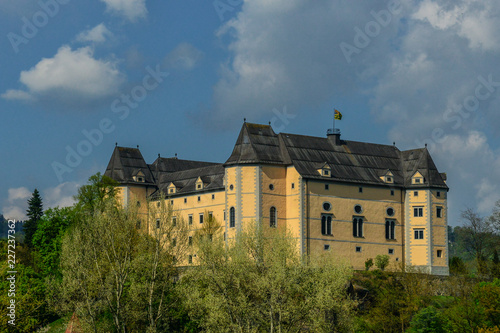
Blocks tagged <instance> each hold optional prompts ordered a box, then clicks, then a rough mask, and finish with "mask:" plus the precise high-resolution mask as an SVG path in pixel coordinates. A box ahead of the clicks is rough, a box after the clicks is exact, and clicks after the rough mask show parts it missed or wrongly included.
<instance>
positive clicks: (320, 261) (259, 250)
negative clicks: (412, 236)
mask: <svg viewBox="0 0 500 333" xmlns="http://www.w3.org/2000/svg"><path fill="white" fill-rule="evenodd" d="M226 241H227V243H226ZM226 241H224V237H223V235H222V234H215V235H213V237H212V239H211V240H210V238H208V237H204V238H203V241H201V242H199V243H198V244H199V245H198V253H197V256H198V259H199V262H198V264H199V265H198V266H196V267H193V268H192V269H190V270H188V271H186V273H185V275H184V276H183V277H182V279H181V284H182V288H183V298H184V299H185V303H186V306H187V307H188V310H189V314H190V316H191V318H192V320H194V321H197V322H198V323H199V324H200V326H201V327H202V329H203V330H205V331H207V332H234V331H238V332H256V331H268V332H288V331H301V330H304V329H306V328H307V329H309V330H311V331H336V332H343V331H349V330H350V328H351V327H352V308H353V305H354V302H353V301H352V300H350V298H349V297H348V295H347V288H346V285H347V284H348V281H349V279H350V277H351V274H352V271H351V270H350V269H349V268H348V267H347V266H346V265H341V264H334V263H332V260H331V258H330V259H329V260H327V259H325V258H310V260H307V259H306V258H301V256H300V255H299V254H298V252H297V249H298V246H297V244H296V243H295V241H294V240H293V239H292V238H291V237H288V236H286V235H284V234H283V233H282V232H281V231H279V230H273V229H268V228H267V229H266V228H263V227H260V226H259V225H258V224H256V226H255V227H253V228H249V229H248V230H243V231H240V232H239V233H238V234H237V236H236V238H235V239H227V240H226Z"/></svg>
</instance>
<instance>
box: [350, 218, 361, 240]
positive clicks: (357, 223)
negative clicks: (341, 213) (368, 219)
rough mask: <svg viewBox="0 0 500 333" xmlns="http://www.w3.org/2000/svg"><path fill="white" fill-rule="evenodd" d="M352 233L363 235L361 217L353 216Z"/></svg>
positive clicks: (356, 235)
mask: <svg viewBox="0 0 500 333" xmlns="http://www.w3.org/2000/svg"><path fill="white" fill-rule="evenodd" d="M352 235H353V236H354V237H363V218H362V217H355V218H354V219H353V220H352Z"/></svg>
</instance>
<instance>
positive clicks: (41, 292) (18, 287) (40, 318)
mask: <svg viewBox="0 0 500 333" xmlns="http://www.w3.org/2000/svg"><path fill="white" fill-rule="evenodd" d="M8 271H9V269H8V268H7V262H6V261H4V262H2V263H1V265H0V307H1V308H2V315H1V316H0V331H1V332H34V331H35V330H36V329H37V328H38V327H39V326H40V325H43V324H45V323H47V322H48V321H49V320H51V319H52V317H51V312H50V311H49V309H48V307H47V303H46V301H45V293H46V291H47V289H46V287H45V285H44V283H43V278H42V277H41V276H40V275H39V274H37V273H36V272H35V270H34V269H33V268H32V267H31V266H25V265H23V264H16V272H17V273H16V274H14V275H15V288H14V290H13V291H11V288H10V281H9V280H7V278H10V277H11V275H12V273H8ZM12 292H14V293H15V298H14V297H9V294H11V293H12ZM12 299H15V324H16V325H15V326H12V325H10V324H8V321H9V320H10V319H11V318H9V317H8V316H7V313H8V311H9V310H7V307H8V306H10V305H11V303H10V300H12Z"/></svg>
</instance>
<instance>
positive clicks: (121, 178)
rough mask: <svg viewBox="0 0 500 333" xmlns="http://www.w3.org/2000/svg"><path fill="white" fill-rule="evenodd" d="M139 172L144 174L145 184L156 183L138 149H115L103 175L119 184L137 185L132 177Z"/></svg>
mask: <svg viewBox="0 0 500 333" xmlns="http://www.w3.org/2000/svg"><path fill="white" fill-rule="evenodd" d="M139 171H142V173H143V174H144V178H145V182H144V183H145V184H155V183H156V182H155V179H154V177H153V174H152V173H151V171H150V170H149V166H148V165H147V164H146V162H145V161H144V158H143V157H142V154H141V151H140V150H139V148H126V147H115V150H114V151H113V154H112V155H111V159H110V160H109V163H108V167H107V168H106V172H105V173H104V175H105V176H108V177H110V178H113V179H114V180H116V181H117V182H119V183H138V182H136V181H134V178H133V177H134V176H135V175H137V173H138V172H139ZM139 184H141V183H139Z"/></svg>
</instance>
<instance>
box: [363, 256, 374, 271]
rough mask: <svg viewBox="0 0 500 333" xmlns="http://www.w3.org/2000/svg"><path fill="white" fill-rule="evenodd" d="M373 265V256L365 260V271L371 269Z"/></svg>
mask: <svg viewBox="0 0 500 333" xmlns="http://www.w3.org/2000/svg"><path fill="white" fill-rule="evenodd" d="M372 267H373V259H372V258H370V259H367V260H366V261H365V271H369V270H370V268H372Z"/></svg>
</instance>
